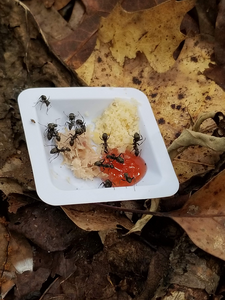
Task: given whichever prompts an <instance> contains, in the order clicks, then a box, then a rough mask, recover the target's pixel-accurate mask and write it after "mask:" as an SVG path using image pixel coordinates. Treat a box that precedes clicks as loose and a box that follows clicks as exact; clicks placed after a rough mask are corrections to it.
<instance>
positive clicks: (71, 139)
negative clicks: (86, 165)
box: [70, 128, 84, 147]
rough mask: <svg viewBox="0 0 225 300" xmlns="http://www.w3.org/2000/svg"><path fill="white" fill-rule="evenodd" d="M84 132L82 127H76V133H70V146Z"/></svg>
mask: <svg viewBox="0 0 225 300" xmlns="http://www.w3.org/2000/svg"><path fill="white" fill-rule="evenodd" d="M82 133H84V131H83V129H82V128H76V129H75V133H74V134H71V133H70V146H71V147H72V146H73V145H74V141H75V140H76V139H77V138H78V136H79V135H81V134H82Z"/></svg>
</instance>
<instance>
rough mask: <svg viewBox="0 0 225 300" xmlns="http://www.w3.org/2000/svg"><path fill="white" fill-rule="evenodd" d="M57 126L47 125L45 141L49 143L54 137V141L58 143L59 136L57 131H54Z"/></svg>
mask: <svg viewBox="0 0 225 300" xmlns="http://www.w3.org/2000/svg"><path fill="white" fill-rule="evenodd" d="M57 126H58V125H57V124H55V123H48V125H47V126H46V127H47V129H46V131H47V139H48V140H49V141H50V140H51V139H52V138H53V137H55V138H56V140H57V141H58V142H60V140H61V138H60V135H59V133H58V131H57V130H56V127H57Z"/></svg>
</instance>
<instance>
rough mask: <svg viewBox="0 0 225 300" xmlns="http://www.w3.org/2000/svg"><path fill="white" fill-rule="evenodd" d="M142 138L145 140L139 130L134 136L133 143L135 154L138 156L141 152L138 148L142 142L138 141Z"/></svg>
mask: <svg viewBox="0 0 225 300" xmlns="http://www.w3.org/2000/svg"><path fill="white" fill-rule="evenodd" d="M142 140H143V136H142V135H140V134H139V133H138V132H135V134H134V136H133V144H132V145H133V150H134V154H135V156H138V155H139V154H140V150H139V149H138V146H140V144H139V143H138V142H140V141H142Z"/></svg>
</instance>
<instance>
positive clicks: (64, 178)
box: [18, 87, 179, 205]
mask: <svg viewBox="0 0 225 300" xmlns="http://www.w3.org/2000/svg"><path fill="white" fill-rule="evenodd" d="M41 95H45V96H47V97H48V98H49V101H50V103H51V104H50V105H51V107H50V106H49V107H48V108H49V109H48V112H47V107H46V105H45V104H43V105H41V103H38V104H37V105H35V103H37V101H38V99H39V97H40V96H41ZM115 98H120V99H124V100H128V101H129V100H131V99H132V98H133V99H136V100H137V101H138V103H139V105H138V110H139V116H140V133H141V134H142V136H143V137H144V138H145V141H144V142H143V143H142V145H141V149H142V151H141V157H142V158H143V159H144V160H145V162H146V164H147V173H146V175H145V176H144V178H143V179H142V180H141V181H140V182H138V183H137V184H135V185H134V186H129V187H112V188H104V187H102V186H100V183H101V180H100V179H98V178H96V179H94V180H93V181H90V180H88V181H85V180H82V179H77V178H76V177H74V175H73V174H72V171H70V170H69V169H68V167H67V166H65V165H62V161H63V158H62V156H61V155H59V157H57V159H54V160H51V159H50V158H51V157H52V156H51V155H50V153H49V152H50V150H51V149H52V148H53V147H48V146H46V145H53V142H49V141H48V140H47V139H46V137H45V134H44V132H45V129H46V127H45V126H43V125H47V124H48V123H51V122H52V123H56V122H57V123H59V124H65V122H66V121H67V120H68V118H67V117H66V115H69V113H71V112H74V113H75V114H76V113H77V112H79V113H80V114H81V115H82V116H84V119H85V122H86V125H88V124H90V123H91V122H92V120H93V119H95V118H96V117H98V116H100V115H101V114H102V112H103V111H104V109H105V108H107V107H108V105H109V104H110V103H111V102H112V101H113V100H114V99H115ZM18 103H19V108H20V113H21V117H22V122H23V127H24V131H25V136H26V141H27V146H28V151H29V155H30V160H31V164H32V169H33V174H34V179H35V184H36V189H37V193H38V195H39V197H40V198H41V199H42V200H43V201H44V202H46V203H48V204H51V205H68V204H79V203H94V202H108V201H119V200H134V199H147V198H158V197H166V196H171V195H172V194H174V193H176V192H177V190H178V186H179V183H178V180H177V177H176V175H175V172H174V169H173V166H172V164H171V161H170V158H169V156H168V153H167V149H166V147H165V144H164V141H163V139H162V136H161V134H160V131H159V128H158V125H157V123H156V120H155V117H154V115H153V112H152V109H151V106H150V104H149V101H148V99H147V97H146V96H145V94H144V93H142V92H140V91H139V90H137V89H133V88H108V87H101V88H99V87H96V88H95V87H75V88H74V87H73V88H34V89H27V90H24V91H23V92H22V93H21V94H20V95H19V98H18ZM63 112H65V114H66V115H65V114H64V113H63ZM34 122H35V123H34ZM40 124H43V125H40ZM63 129H64V128H62V131H63ZM115 130H116V128H115Z"/></svg>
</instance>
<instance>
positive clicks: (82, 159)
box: [57, 127, 102, 180]
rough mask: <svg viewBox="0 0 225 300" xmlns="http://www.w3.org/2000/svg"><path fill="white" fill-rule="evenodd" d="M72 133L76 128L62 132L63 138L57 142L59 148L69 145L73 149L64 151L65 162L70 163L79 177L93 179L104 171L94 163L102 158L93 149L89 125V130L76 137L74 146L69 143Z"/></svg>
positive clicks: (70, 166) (69, 165)
mask: <svg viewBox="0 0 225 300" xmlns="http://www.w3.org/2000/svg"><path fill="white" fill-rule="evenodd" d="M71 134H74V130H71V131H68V130H67V129H66V131H65V133H63V134H62V133H60V137H61V140H60V142H57V146H58V147H59V148H61V147H68V148H70V149H71V151H66V152H64V153H62V154H63V157H64V161H63V163H65V164H66V165H68V167H69V168H70V169H71V170H72V171H73V173H74V175H75V176H76V177H77V178H81V179H85V180H86V179H91V180H92V179H93V178H94V177H99V176H100V175H101V174H100V173H102V172H100V170H99V167H97V166H95V165H94V163H95V162H96V161H98V160H99V159H100V158H99V154H98V153H97V152H96V151H95V150H94V149H93V143H92V140H91V133H90V128H89V127H87V131H86V132H85V133H83V134H82V135H80V136H78V138H77V139H75V141H74V145H73V146H70V144H69V142H70V137H71ZM101 177H102V175H101Z"/></svg>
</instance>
